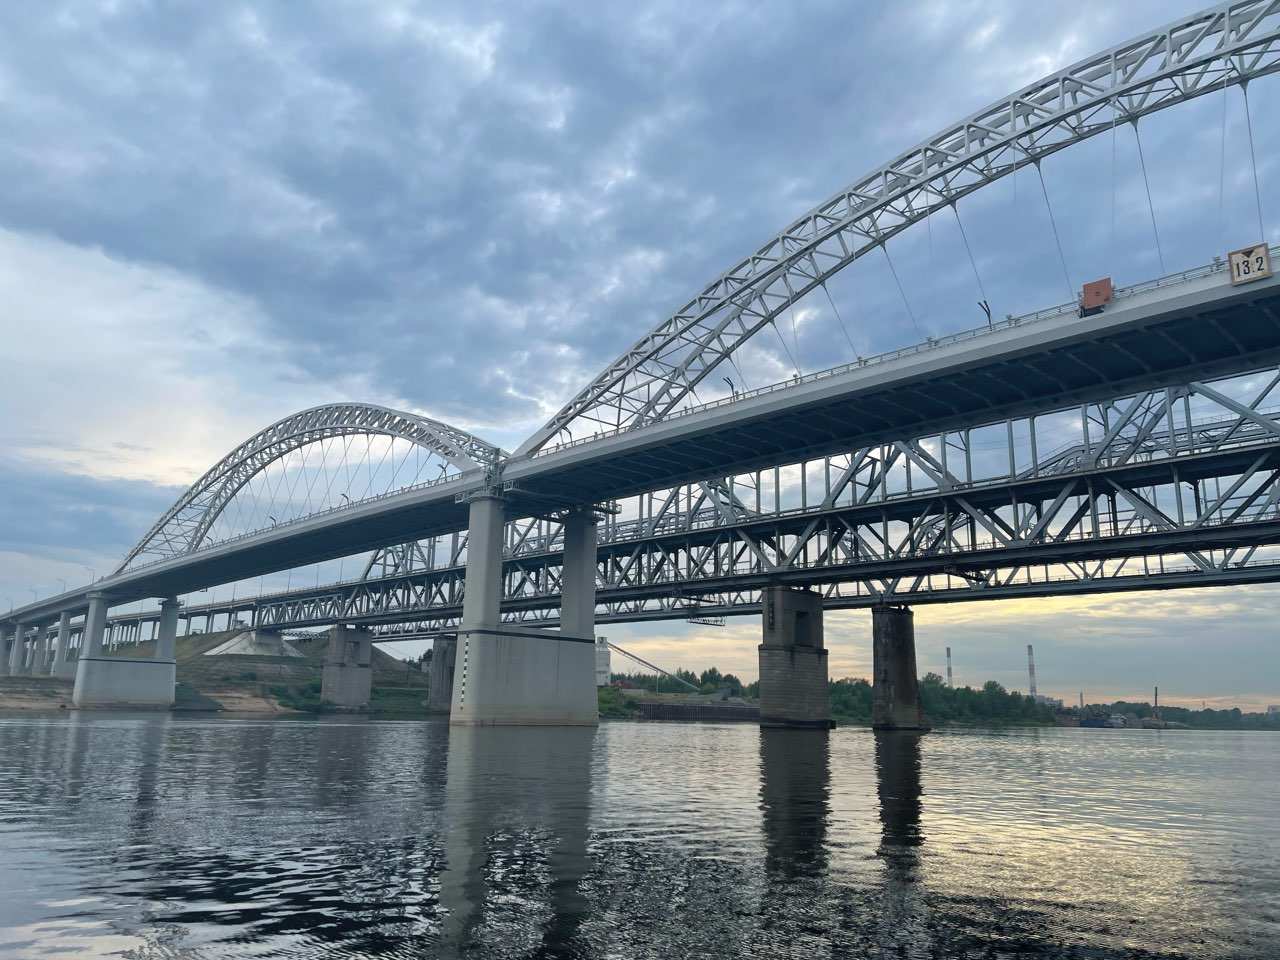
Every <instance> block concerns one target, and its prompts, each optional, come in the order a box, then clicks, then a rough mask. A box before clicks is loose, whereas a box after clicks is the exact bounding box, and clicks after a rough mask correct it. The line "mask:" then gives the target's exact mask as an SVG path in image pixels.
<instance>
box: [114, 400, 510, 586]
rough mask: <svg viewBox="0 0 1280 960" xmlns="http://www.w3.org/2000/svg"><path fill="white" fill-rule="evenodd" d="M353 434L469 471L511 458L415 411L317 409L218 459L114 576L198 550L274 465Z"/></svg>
mask: <svg viewBox="0 0 1280 960" xmlns="http://www.w3.org/2000/svg"><path fill="white" fill-rule="evenodd" d="M352 435H360V436H369V435H372V436H384V437H391V438H395V439H400V440H407V441H409V442H410V443H414V444H417V445H418V446H420V447H422V448H424V449H426V450H429V451H430V452H432V453H434V454H436V455H437V456H439V457H442V458H443V459H444V460H446V461H447V462H449V463H450V464H452V465H453V466H454V467H455V468H457V469H458V470H460V471H462V472H467V471H472V470H480V469H489V468H492V467H494V466H495V465H496V464H497V463H498V462H499V461H500V460H501V459H502V458H503V457H504V456H505V453H504V452H503V451H502V450H501V449H499V448H498V447H495V446H493V445H492V444H489V443H486V442H485V441H483V440H481V439H479V438H478V437H474V436H472V435H471V434H469V433H467V432H466V431H464V430H459V429H457V428H456V427H451V426H449V425H448V424H446V423H440V422H439V421H436V420H431V419H428V418H427V417H422V416H419V415H417V414H414V413H404V412H402V411H399V410H392V409H390V408H388V407H381V406H377V405H375V404H371V403H337V404H326V405H324V406H319V407H312V408H310V409H308V410H303V411H301V412H299V413H295V414H293V415H292V416H289V417H285V418H284V419H283V420H280V421H277V422H276V423H273V424H272V425H271V426H269V427H267V428H266V429H265V430H261V431H259V432H258V433H256V434H254V435H253V436H252V437H250V438H249V439H248V440H246V441H245V442H244V443H242V444H240V445H239V446H238V447H236V448H235V449H234V450H232V451H231V452H230V453H229V454H227V455H226V456H225V457H223V458H222V459H221V460H220V461H218V463H217V464H215V465H214V466H213V467H212V468H210V469H209V470H208V472H206V473H205V475H204V476H202V477H201V478H200V479H199V480H197V481H196V482H195V483H194V484H192V485H191V486H190V487H189V488H188V489H187V491H186V492H185V493H184V494H183V495H182V496H181V497H180V498H179V499H178V501H177V502H176V503H175V504H174V505H173V506H172V507H170V508H169V509H168V510H167V511H166V512H165V513H164V515H163V516H161V517H160V519H159V520H157V521H156V523H155V525H154V526H152V528H151V529H150V530H149V531H148V532H147V534H146V536H144V537H143V538H142V539H141V540H140V541H139V542H138V544H137V546H135V547H134V548H133V549H132V550H130V551H129V553H128V555H127V556H126V557H125V558H124V560H123V561H122V562H121V564H120V566H119V567H117V568H116V570H115V572H116V573H120V572H121V571H123V570H125V569H127V568H128V567H129V565H130V564H132V563H133V562H134V561H135V560H137V559H138V558H139V557H143V556H146V557H148V558H150V559H161V558H168V557H174V556H180V555H182V554H187V553H191V552H193V551H195V550H197V549H199V547H200V545H201V543H202V542H203V540H204V538H205V537H206V535H207V534H208V532H209V529H210V527H211V526H212V525H213V522H214V521H215V520H216V519H217V518H218V515H219V514H220V513H221V512H222V510H223V508H225V507H226V506H227V504H228V503H230V502H231V499H232V498H233V497H234V496H235V495H236V493H237V492H239V491H240V490H241V489H242V488H243V487H244V486H245V484H247V483H248V482H249V481H250V480H251V479H252V478H253V477H254V476H255V475H256V474H258V473H259V472H261V471H262V470H264V469H266V467H267V466H268V465H269V464H271V463H273V462H275V461H276V460H279V459H280V458H281V457H283V456H285V455H286V454H288V453H290V452H291V451H293V450H298V449H300V448H302V447H305V446H307V445H309V444H312V443H316V442H319V441H321V440H326V439H329V438H331V437H342V436H352Z"/></svg>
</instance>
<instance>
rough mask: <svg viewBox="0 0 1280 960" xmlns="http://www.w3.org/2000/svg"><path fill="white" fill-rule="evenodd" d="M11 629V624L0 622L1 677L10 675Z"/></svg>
mask: <svg viewBox="0 0 1280 960" xmlns="http://www.w3.org/2000/svg"><path fill="white" fill-rule="evenodd" d="M9 630H10V626H9V624H7V623H0V677H7V676H8V675H9Z"/></svg>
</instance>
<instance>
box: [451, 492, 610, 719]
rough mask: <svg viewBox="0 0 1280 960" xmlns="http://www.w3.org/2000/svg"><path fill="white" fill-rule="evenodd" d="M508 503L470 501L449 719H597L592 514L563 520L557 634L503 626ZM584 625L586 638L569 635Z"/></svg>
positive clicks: (489, 498) (492, 497)
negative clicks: (590, 608)
mask: <svg viewBox="0 0 1280 960" xmlns="http://www.w3.org/2000/svg"><path fill="white" fill-rule="evenodd" d="M503 506H504V505H503V501H502V499H501V498H500V497H498V496H497V495H496V494H495V493H493V492H489V493H485V494H482V495H479V496H477V497H476V498H474V499H473V500H472V501H471V508H470V521H469V522H470V532H469V534H468V538H467V582H466V593H465V594H464V595H463V602H462V623H461V625H460V626H459V628H458V652H457V667H456V671H455V674H454V683H453V704H452V708H451V710H450V713H449V719H450V722H451V723H455V724H467V725H481V726H483V725H498V724H530V725H536V724H552V725H562V726H563V725H567V726H580V725H591V724H594V723H595V722H596V713H597V711H596V688H595V638H594V636H593V635H592V634H593V633H594V622H593V621H594V611H593V612H592V614H591V615H590V617H589V616H588V614H587V612H586V606H587V597H588V594H590V596H591V597H592V599H594V591H595V550H596V542H595V518H594V515H592V514H590V513H587V512H581V513H578V512H575V513H573V514H571V515H570V516H569V518H568V519H567V520H566V521H565V558H564V572H563V575H562V585H563V591H564V597H563V602H564V603H565V604H566V606H563V607H562V629H561V630H560V631H559V632H556V631H552V630H538V629H535V628H532V627H519V626H513V625H504V624H503V623H502V618H501V602H502V585H503V573H502V560H503V552H502V537H503V532H504V528H505V523H506V516H505V513H504V509H503ZM588 575H589V576H588ZM588 579H589V580H590V585H589V586H588V582H587V581H588ZM566 611H567V614H568V619H567V620H565V619H564V614H565V612H566ZM584 628H585V629H586V630H587V631H588V633H587V634H586V635H580V634H575V633H573V632H572V630H579V631H580V630H583V629H584Z"/></svg>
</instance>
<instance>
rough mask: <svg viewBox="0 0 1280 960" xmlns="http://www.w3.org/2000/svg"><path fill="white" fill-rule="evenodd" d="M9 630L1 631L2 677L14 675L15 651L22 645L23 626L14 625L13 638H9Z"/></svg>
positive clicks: (0, 668)
mask: <svg viewBox="0 0 1280 960" xmlns="http://www.w3.org/2000/svg"><path fill="white" fill-rule="evenodd" d="M8 633H9V628H8V627H5V628H4V629H3V631H0V677H8V676H11V675H12V674H13V666H12V665H13V655H14V649H15V648H17V647H19V646H20V645H21V644H22V625H21V624H17V623H15V624H13V636H12V637H10V636H8Z"/></svg>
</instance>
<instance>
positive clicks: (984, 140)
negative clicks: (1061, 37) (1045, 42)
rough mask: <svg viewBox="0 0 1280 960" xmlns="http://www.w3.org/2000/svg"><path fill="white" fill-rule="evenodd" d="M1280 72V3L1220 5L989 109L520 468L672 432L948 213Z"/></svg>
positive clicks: (783, 251) (628, 361)
mask: <svg viewBox="0 0 1280 960" xmlns="http://www.w3.org/2000/svg"><path fill="white" fill-rule="evenodd" d="M1277 70H1280V0H1236V2H1229V3H1219V4H1216V5H1215V6H1212V7H1209V8H1207V9H1205V10H1202V11H1200V12H1199V13H1196V14H1192V15H1190V16H1187V17H1184V18H1182V19H1180V20H1177V21H1175V22H1173V23H1170V24H1168V25H1166V26H1164V27H1161V28H1160V29H1158V30H1154V31H1151V32H1150V33H1148V34H1146V35H1144V36H1141V37H1138V38H1136V39H1134V40H1130V41H1128V42H1127V43H1123V44H1120V45H1119V46H1116V47H1113V48H1111V49H1110V50H1106V51H1104V52H1102V53H1099V54H1096V55H1095V56H1092V57H1089V58H1088V59H1085V60H1082V61H1080V62H1079V63H1076V64H1074V65H1072V66H1070V67H1068V68H1066V69H1065V70H1062V71H1059V72H1058V73H1055V74H1053V75H1052V76H1049V77H1046V78H1044V79H1043V80H1040V81H1038V82H1036V83H1033V84H1031V85H1030V86H1027V87H1024V88H1023V89H1022V90H1019V91H1017V92H1016V93H1014V94H1013V95H1011V96H1009V97H1006V98H1004V99H1002V100H1000V101H998V102H996V103H993V104H991V105H990V106H988V107H986V108H985V109H983V110H979V111H978V112H977V113H974V114H973V115H972V116H970V117H967V118H966V119H964V120H962V121H960V122H959V123H956V124H954V125H952V126H949V127H947V128H946V129H945V130H943V131H942V132H940V133H938V134H936V135H935V136H933V137H930V138H929V139H928V140H926V141H924V142H923V143H921V144H918V145H917V146H916V147H914V148H912V149H911V150H908V151H907V152H906V153H903V154H902V155H900V156H898V157H896V158H895V159H894V160H892V161H891V162H890V163H888V164H886V165H885V166H883V167H881V168H879V169H877V170H874V171H872V172H871V173H870V174H868V175H867V176H865V177H863V178H862V179H860V180H858V181H856V182H855V183H854V184H852V185H851V186H849V187H847V188H846V189H844V190H841V191H840V192H839V193H837V194H835V195H834V196H833V197H831V198H830V199H829V200H827V201H826V202H825V203H822V204H820V205H819V206H817V207H815V208H814V209H813V210H810V211H809V212H808V213H806V214H805V215H804V216H803V217H800V218H799V219H798V220H796V221H795V222H793V223H792V224H790V225H789V226H788V227H787V228H786V229H785V230H783V231H782V232H781V233H779V234H778V235H777V236H775V237H774V238H773V239H771V240H770V241H769V242H768V243H766V244H764V246H762V247H760V248H759V249H758V250H757V251H756V252H755V253H753V254H752V255H751V256H749V257H747V258H746V259H744V260H742V261H740V262H739V263H737V264H735V265H734V266H733V267H732V268H730V269H729V270H727V271H726V272H725V273H723V274H721V275H720V276H719V277H718V278H716V279H715V280H714V281H712V282H711V283H710V284H708V285H707V286H706V287H705V288H704V289H703V290H702V291H701V292H700V293H699V294H698V295H697V296H696V297H694V298H693V299H692V300H690V301H689V302H688V303H686V304H685V305H684V306H683V307H682V308H681V309H680V310H679V311H678V312H677V313H675V314H674V315H673V316H671V317H669V318H668V319H666V320H664V321H663V322H662V323H660V324H659V325H658V326H657V327H655V328H654V329H653V330H652V331H651V332H650V333H648V334H646V335H645V336H644V337H642V338H641V339H640V340H638V341H637V342H636V343H635V345H634V346H632V347H631V349H629V350H628V351H627V352H626V353H624V354H623V355H622V356H620V357H619V358H618V359H617V360H615V361H614V362H613V363H611V364H610V365H609V366H608V367H606V368H605V370H604V371H603V372H602V373H601V374H600V375H599V376H597V377H596V378H595V380H593V381H592V382H591V384H589V385H588V386H587V387H586V389H584V390H583V391H582V392H581V393H579V394H578V395H577V396H575V397H574V398H573V399H572V400H570V401H569V403H567V404H566V405H565V406H564V407H563V409H561V410H560V411H559V412H558V413H557V414H556V415H555V416H554V417H553V418H552V419H551V420H550V421H548V422H547V424H546V425H545V426H543V427H542V428H541V429H540V430H538V431H537V432H536V433H534V434H533V435H532V436H531V437H529V439H528V440H526V441H525V442H524V444H522V445H521V447H520V448H519V450H517V451H516V455H523V454H534V453H537V452H538V451H539V450H541V449H543V448H544V447H547V446H551V445H555V444H558V443H560V442H563V441H567V440H571V439H573V434H572V429H573V428H574V427H579V428H580V429H579V432H578V437H577V438H578V439H581V438H582V437H583V436H586V435H590V434H591V433H593V432H598V431H616V430H623V429H628V428H633V427H639V426H643V425H645V424H648V423H654V422H656V421H659V420H661V419H662V418H663V417H664V416H665V415H666V414H667V413H669V412H670V411H671V410H673V409H674V408H675V407H676V406H677V405H678V404H679V403H680V402H681V401H682V400H683V399H684V398H685V397H686V396H687V395H688V394H689V393H690V391H692V390H693V388H694V387H695V386H696V385H697V384H698V383H700V382H701V381H702V380H703V379H704V378H705V377H706V376H707V375H708V374H710V373H711V371H712V370H714V369H715V368H716V367H717V366H718V365H719V364H720V363H721V362H723V361H724V360H725V359H727V358H728V357H729V356H730V355H731V354H732V353H733V352H734V351H735V350H736V349H737V348H738V347H739V346H741V345H742V344H743V343H745V342H746V341H747V340H748V339H750V338H751V337H752V336H753V335H754V334H755V333H757V332H758V331H760V330H761V329H762V328H763V327H764V326H765V325H766V324H768V323H770V322H771V321H772V320H773V318H774V317H775V316H777V315H778V314H779V313H781V312H782V311H784V310H785V309H787V307H788V306H789V305H790V304H792V303H794V302H795V301H796V300H798V299H799V298H801V297H803V296H804V295H805V294H806V293H808V292H809V291H811V290H813V289H814V288H816V287H818V286H819V285H821V284H822V283H823V282H824V281H825V280H826V279H827V278H829V277H831V276H832V275H834V274H835V273H837V272H838V271H840V270H841V269H843V268H844V267H846V266H848V265H849V264H850V263H852V262H853V261H854V260H856V259H857V258H859V257H860V256H862V255H863V254H865V253H867V252H868V251H870V250H873V249H875V248H876V247H877V246H879V245H881V244H883V243H885V242H886V241H887V240H888V239H889V238H891V237H893V236H895V235H896V234H898V233H900V232H901V231H903V230H905V229H906V228H907V227H909V226H911V224H913V223H916V222H917V221H920V220H922V219H924V218H925V217H926V216H928V215H929V214H930V213H932V212H934V211H936V210H937V209H939V208H940V207H944V206H948V205H951V204H954V203H955V202H956V201H957V200H959V199H960V198H962V197H964V196H967V195H968V194H970V193H972V192H974V191H975V190H978V189H981V188H982V187H984V186H986V185H988V184H990V183H993V182H994V181H996V180H999V179H1000V178H1002V177H1004V176H1006V175H1007V174H1009V173H1012V172H1014V171H1016V170H1017V169H1019V168H1021V167H1024V166H1027V165H1029V164H1038V163H1039V162H1040V161H1041V160H1042V159H1043V158H1044V157H1046V156H1049V155H1050V154H1053V153H1055V152H1057V151H1059V150H1062V149H1064V148H1065V147H1068V146H1071V145H1072V144H1075V143H1079V142H1080V141H1082V140H1085V139H1088V138H1089V137H1091V136H1094V135H1095V134H1097V133H1100V132H1102V131H1104V130H1109V129H1111V127H1112V126H1113V124H1114V123H1115V122H1117V120H1120V121H1126V122H1128V121H1134V122H1136V121H1137V120H1138V119H1139V118H1141V117H1144V116H1146V115H1148V114H1150V113H1154V112H1156V111H1158V110H1162V109H1164V108H1166V107H1170V106H1173V105H1175V104H1178V103H1183V102H1185V101H1187V100H1191V99H1193V98H1195V97H1197V96H1201V95H1203V94H1205V93H1208V92H1210V91H1211V90H1217V89H1221V88H1222V87H1223V86H1224V85H1226V84H1230V83H1247V82H1248V81H1249V80H1251V79H1253V78H1255V77H1259V76H1263V75H1265V74H1268V73H1273V72H1276V71H1277Z"/></svg>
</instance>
